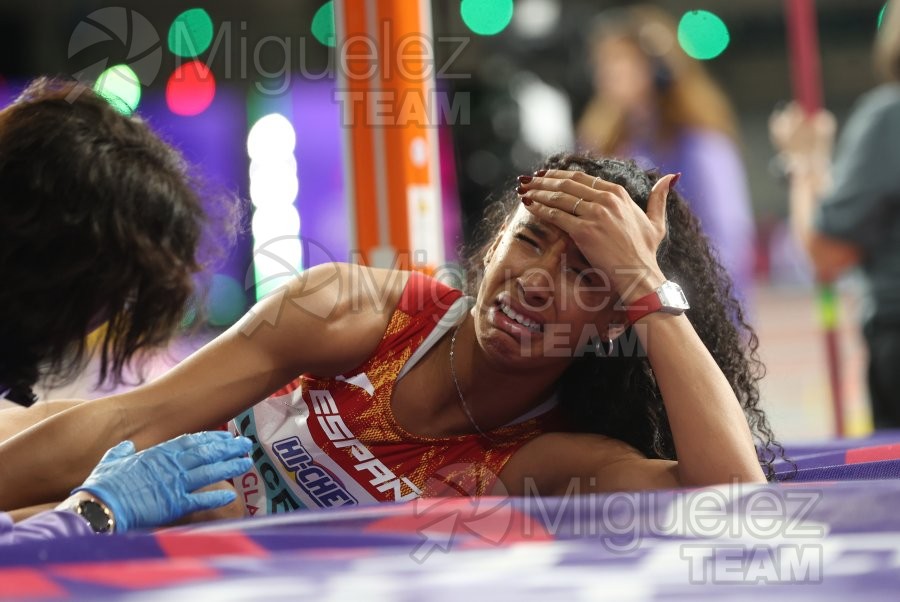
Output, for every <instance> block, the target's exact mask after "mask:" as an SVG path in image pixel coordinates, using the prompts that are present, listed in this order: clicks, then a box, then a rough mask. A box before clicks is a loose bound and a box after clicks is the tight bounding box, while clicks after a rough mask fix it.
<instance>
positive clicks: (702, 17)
mask: <svg viewBox="0 0 900 602" xmlns="http://www.w3.org/2000/svg"><path fill="white" fill-rule="evenodd" d="M730 41H731V36H730V35H729V34H728V27H727V26H726V25H725V23H724V22H723V21H722V19H720V18H719V17H718V16H717V15H714V14H713V13H711V12H709V11H706V10H692V11H688V12H686V13H684V15H682V16H681V21H679V23H678V43H679V44H681V48H682V49H683V50H684V51H685V53H686V54H687V55H688V56H691V57H693V58H695V59H700V60H701V61H705V60H708V59H714V58H716V57H717V56H719V55H720V54H722V53H723V52H724V51H725V49H726V48H728V42H730Z"/></svg>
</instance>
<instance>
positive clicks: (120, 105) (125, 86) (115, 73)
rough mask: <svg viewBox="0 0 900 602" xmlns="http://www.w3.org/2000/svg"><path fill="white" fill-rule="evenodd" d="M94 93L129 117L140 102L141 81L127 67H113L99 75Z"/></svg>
mask: <svg viewBox="0 0 900 602" xmlns="http://www.w3.org/2000/svg"><path fill="white" fill-rule="evenodd" d="M94 92H96V93H97V94H99V95H100V96H102V97H103V98H105V99H106V101H107V102H109V104H111V105H112V106H113V107H115V109H116V110H117V111H118V112H120V113H122V114H123V115H131V114H132V113H134V110H135V109H137V106H138V103H140V102H141V80H139V79H138V76H137V74H136V73H135V72H134V71H133V70H132V69H131V67H129V66H128V65H113V66H112V67H110V68H109V69H107V70H106V71H104V72H103V73H101V74H100V77H98V78H97V81H96V82H95V83H94Z"/></svg>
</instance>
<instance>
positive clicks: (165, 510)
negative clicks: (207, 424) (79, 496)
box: [72, 431, 252, 532]
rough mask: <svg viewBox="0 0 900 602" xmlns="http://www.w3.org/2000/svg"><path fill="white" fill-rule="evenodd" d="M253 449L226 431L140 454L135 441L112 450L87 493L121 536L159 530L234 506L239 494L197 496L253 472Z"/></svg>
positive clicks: (186, 437)
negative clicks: (201, 513) (191, 516)
mask: <svg viewBox="0 0 900 602" xmlns="http://www.w3.org/2000/svg"><path fill="white" fill-rule="evenodd" d="M250 447H251V443H250V440H249V439H247V438H246V437H237V438H235V437H234V436H233V435H231V434H230V433H226V432H224V431H209V432H204V433H195V434H193V435H182V436H180V437H178V438H177V439H172V440H170V441H166V442H165V443H160V444H159V445H157V446H155V447H151V448H149V449H146V450H144V451H142V452H140V453H135V451H134V444H133V443H132V442H131V441H123V442H122V443H120V444H118V445H117V446H115V447H113V448H112V449H110V450H109V451H108V452H106V454H105V455H104V456H103V459H101V460H100V463H99V464H97V466H96V468H94V471H93V472H92V473H91V474H90V476H88V478H87V480H86V481H85V482H84V484H83V485H82V486H81V487H78V488H76V489H75V490H74V491H73V492H72V493H75V491H87V492H89V493H91V494H92V495H94V496H96V497H98V498H100V500H102V501H103V502H104V503H105V504H106V505H107V506H108V507H109V509H110V510H111V511H112V513H113V517H114V518H115V521H116V531H117V532H123V531H127V530H129V529H137V528H142V527H156V526H159V525H165V524H167V523H171V522H172V521H175V520H177V519H179V518H181V517H182V516H184V515H185V514H190V513H191V512H196V511H198V510H209V509H211V508H218V507H219V506H224V505H226V504H230V503H231V502H233V501H234V500H235V497H236V495H235V493H234V491H203V492H200V493H193V491H194V490H196V489H199V488H200V487H204V486H206V485H210V484H212V483H217V482H219V481H223V480H225V479H229V478H232V477H236V476H238V475H241V474H243V473H245V472H247V471H248V470H249V469H250V466H251V464H252V462H251V461H250V458H247V457H241V456H246V455H247V452H249V451H250Z"/></svg>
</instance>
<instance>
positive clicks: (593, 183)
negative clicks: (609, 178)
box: [591, 176, 600, 189]
mask: <svg viewBox="0 0 900 602" xmlns="http://www.w3.org/2000/svg"><path fill="white" fill-rule="evenodd" d="M599 179H600V176H597V177H596V178H594V181H593V182H591V188H594V189H596V188H597V186H596V184H597V180H599Z"/></svg>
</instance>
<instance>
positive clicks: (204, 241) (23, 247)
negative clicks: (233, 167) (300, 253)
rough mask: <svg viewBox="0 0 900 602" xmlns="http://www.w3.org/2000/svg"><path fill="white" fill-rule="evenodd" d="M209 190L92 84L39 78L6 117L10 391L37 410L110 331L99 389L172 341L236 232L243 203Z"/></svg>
mask: <svg viewBox="0 0 900 602" xmlns="http://www.w3.org/2000/svg"><path fill="white" fill-rule="evenodd" d="M207 192H211V190H209V189H207V187H205V186H204V185H203V184H202V183H201V182H200V181H199V180H197V179H196V178H195V177H194V176H192V175H191V173H190V170H189V169H188V166H187V165H186V163H185V161H184V160H183V158H182V157H181V155H180V154H179V153H178V152H177V151H176V150H175V149H173V148H172V147H171V146H169V145H168V144H166V143H165V142H163V141H162V140H160V139H159V138H158V137H157V136H156V135H155V134H154V133H153V132H152V131H151V130H150V128H149V127H148V126H147V124H146V123H144V122H143V121H141V120H140V119H139V118H137V117H126V116H124V115H122V114H120V113H119V112H117V111H116V110H115V109H114V108H113V107H112V106H111V105H110V103H108V102H107V101H106V100H104V99H103V98H101V97H100V96H98V95H96V94H94V93H93V92H92V91H91V90H90V89H89V88H86V87H85V86H83V85H81V84H78V83H75V82H71V81H62V80H53V79H47V78H41V79H39V80H36V81H35V82H33V83H32V84H31V85H30V86H28V87H27V88H26V89H25V90H24V91H23V92H22V94H21V95H20V96H19V98H18V99H16V100H15V101H14V102H13V103H12V104H11V105H9V106H8V107H7V108H5V109H4V110H3V111H0V283H2V284H0V308H2V311H3V316H2V319H0V341H2V345H0V389H11V393H9V394H8V397H10V399H14V400H16V401H19V402H20V403H24V404H26V405H27V404H28V403H29V402H30V401H33V395H31V394H30V390H31V387H32V386H33V385H34V384H35V383H37V382H38V381H39V380H46V381H48V382H50V383H52V384H59V383H62V382H65V381H66V380H68V379H69V378H71V377H72V376H74V375H75V374H76V373H77V372H78V371H79V370H80V369H81V368H82V367H83V365H84V362H85V360H86V351H87V350H88V348H87V343H86V337H87V335H88V334H89V333H90V332H91V331H92V330H93V329H94V328H96V327H97V326H99V325H100V324H102V323H104V322H105V323H106V328H105V330H103V331H101V332H102V333H103V334H102V337H101V340H100V342H99V345H98V346H97V350H98V353H99V355H100V370H99V381H100V382H99V383H98V384H101V383H103V382H105V381H107V380H111V381H116V382H118V381H120V379H121V376H122V372H123V369H124V368H125V367H126V366H128V365H129V363H130V362H132V359H133V358H137V357H138V356H139V355H141V354H138V352H139V351H142V350H144V349H150V348H153V347H157V346H160V345H162V344H163V343H166V342H167V341H168V340H169V339H170V337H171V336H172V335H173V334H174V333H175V332H176V331H177V329H178V326H179V324H180V323H181V321H182V319H183V318H184V315H185V312H186V309H187V307H188V304H189V300H191V298H192V295H194V293H195V289H196V286H195V284H197V282H199V281H197V282H195V276H196V275H197V274H198V273H199V272H200V270H201V269H202V267H204V265H205V264H207V263H208V262H209V261H212V260H213V259H215V258H216V253H215V252H214V251H213V250H214V249H215V247H216V246H225V247H227V246H228V245H229V244H230V241H231V239H232V238H233V235H234V234H235V233H236V232H237V228H236V227H234V224H237V223H238V222H239V219H238V218H239V214H240V212H241V211H242V209H241V206H240V203H238V202H237V201H236V199H235V198H234V197H233V196H229V195H227V194H225V193H218V192H217V193H215V194H206V193H207ZM201 198H202V199H203V202H201ZM204 205H205V206H204ZM136 354H137V355H136ZM0 392H2V391H0Z"/></svg>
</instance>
